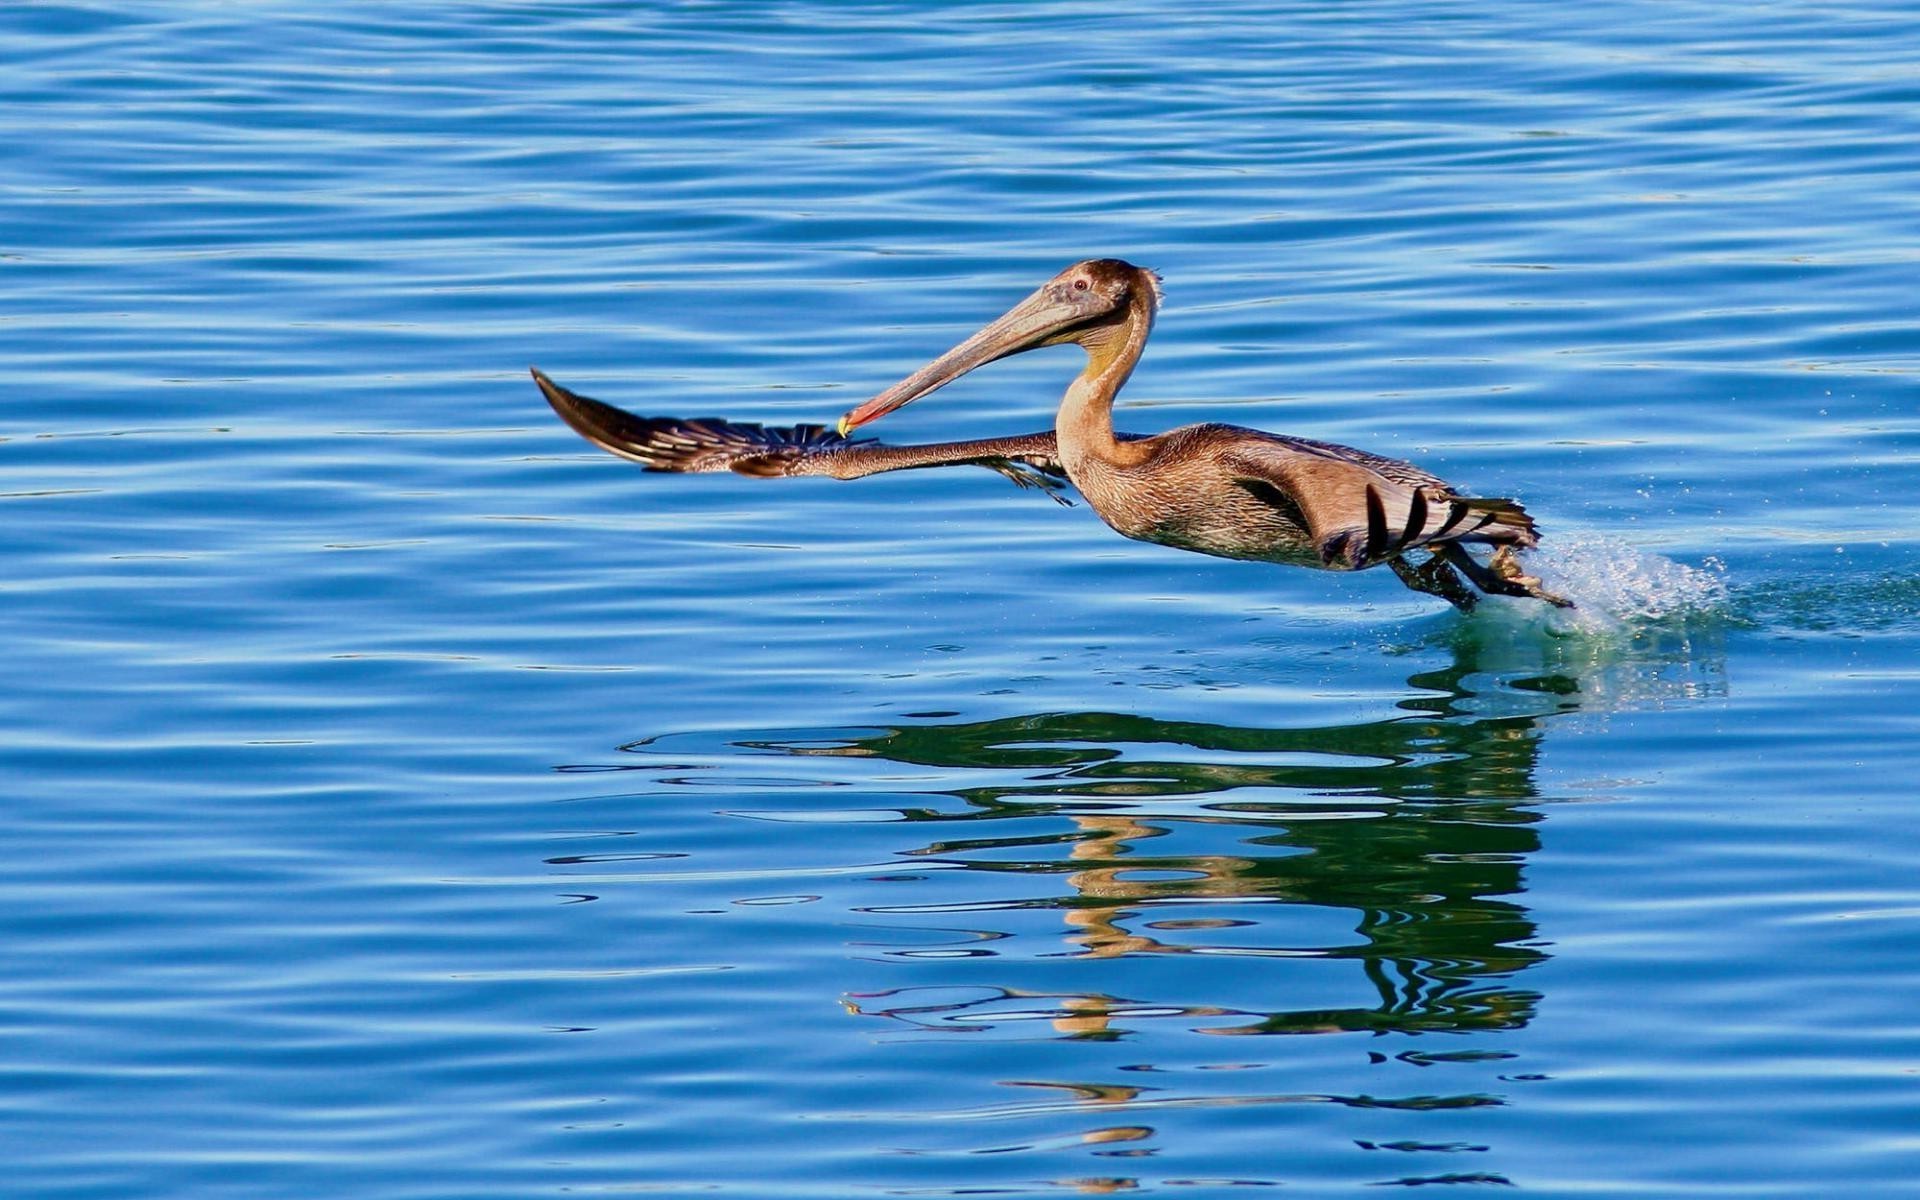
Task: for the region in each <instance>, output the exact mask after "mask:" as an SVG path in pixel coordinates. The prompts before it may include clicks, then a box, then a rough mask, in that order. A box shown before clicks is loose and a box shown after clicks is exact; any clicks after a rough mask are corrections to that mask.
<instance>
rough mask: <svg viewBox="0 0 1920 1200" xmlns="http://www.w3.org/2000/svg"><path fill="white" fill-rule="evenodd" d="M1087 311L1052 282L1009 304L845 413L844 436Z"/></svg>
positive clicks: (1049, 336)
mask: <svg viewBox="0 0 1920 1200" xmlns="http://www.w3.org/2000/svg"><path fill="white" fill-rule="evenodd" d="M1087 316H1088V314H1087V313H1086V311H1085V310H1083V309H1082V308H1080V307H1079V306H1076V305H1074V304H1071V303H1067V302H1064V301H1063V300H1062V299H1061V298H1060V296H1059V294H1058V292H1057V291H1056V290H1055V288H1054V286H1053V285H1051V284H1049V285H1048V286H1046V287H1043V288H1041V289H1040V290H1039V291H1037V292H1035V293H1034V294H1033V295H1031V296H1028V297H1027V298H1026V299H1025V300H1022V301H1021V302H1020V303H1018V304H1016V305H1014V306H1013V307H1012V308H1010V309H1008V310H1007V312H1006V315H1004V316H1002V317H1000V318H999V319H998V320H996V321H994V322H993V323H992V324H991V325H988V326H987V327H986V328H985V329H982V330H981V331H980V332H979V333H976V334H974V335H973V336H972V337H970V338H968V339H967V340H966V341H964V342H961V343H960V344H959V345H958V346H955V347H954V348H953V349H951V350H949V351H947V352H946V353H945V354H942V355H941V356H940V357H939V358H936V359H934V360H933V361H932V362H930V363H928V364H927V365H926V366H924V367H921V368H920V369H919V370H918V371H915V372H914V373H913V374H911V375H909V376H907V377H906V378H905V379H902V380H901V381H900V382H899V383H896V384H894V385H893V386H892V387H890V388H888V389H887V390H886V391H884V392H881V393H880V394H879V395H877V396H875V397H874V398H873V399H871V400H869V401H867V402H866V403H865V404H862V405H861V406H860V407H858V408H856V409H854V410H852V411H851V412H849V413H847V415H846V416H844V417H841V418H840V424H839V426H838V428H839V430H840V436H842V437H845V436H846V435H847V434H848V433H849V432H850V431H852V430H854V429H857V428H859V427H860V426H862V425H865V424H866V423H867V422H869V421H877V420H879V419H880V418H881V417H884V416H886V415H887V414H888V413H890V412H892V411H893V410H894V409H896V408H900V407H901V406H903V405H906V404H909V403H911V402H912V401H915V400H918V399H919V398H920V397H922V396H924V395H926V394H927V393H929V392H932V391H936V390H938V389H940V388H943V387H945V386H946V385H947V384H949V383H952V382H953V381H954V380H956V379H958V378H960V377H961V376H962V375H965V374H966V373H967V372H969V371H972V370H974V369H976V368H978V367H984V366H986V365H987V364H988V363H990V362H995V361H997V360H999V359H1002V358H1006V357H1008V356H1010V355H1014V354H1019V353H1020V352H1022V351H1024V350H1032V349H1035V348H1037V347H1040V346H1046V345H1050V344H1052V343H1053V342H1054V340H1055V339H1057V338H1058V337H1059V335H1060V334H1062V333H1064V332H1066V331H1067V330H1069V329H1071V328H1073V327H1074V326H1075V325H1078V324H1080V323H1081V322H1082V321H1084V320H1086V319H1087Z"/></svg>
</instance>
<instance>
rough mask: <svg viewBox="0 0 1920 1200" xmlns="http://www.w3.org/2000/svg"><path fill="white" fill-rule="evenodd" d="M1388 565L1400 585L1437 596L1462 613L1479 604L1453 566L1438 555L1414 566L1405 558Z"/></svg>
mask: <svg viewBox="0 0 1920 1200" xmlns="http://www.w3.org/2000/svg"><path fill="white" fill-rule="evenodd" d="M1387 565H1388V566H1390V567H1392V568H1393V573H1394V574H1395V575H1398V576H1399V577H1400V582H1401V583H1404V584H1406V585H1407V586H1408V587H1410V588H1412V589H1413V590H1414V591H1416V592H1425V593H1426V594H1427V595H1429V596H1438V597H1440V598H1441V599H1442V600H1445V601H1446V602H1447V603H1448V604H1451V605H1453V606H1454V607H1455V608H1457V609H1459V610H1460V611H1461V612H1463V613H1470V612H1472V611H1473V606H1474V605H1475V604H1478V603H1479V602H1480V597H1478V596H1476V595H1474V593H1473V589H1472V588H1470V587H1468V586H1467V581H1466V580H1464V579H1462V578H1460V573H1459V572H1458V571H1456V570H1454V569H1453V567H1452V566H1450V565H1449V564H1448V562H1447V560H1446V559H1444V558H1442V557H1440V556H1439V555H1438V554H1430V555H1428V556H1427V561H1426V562H1423V563H1421V564H1420V565H1419V566H1417V567H1416V566H1414V565H1413V564H1412V563H1410V562H1408V561H1407V560H1406V559H1404V558H1390V559H1388V560H1387Z"/></svg>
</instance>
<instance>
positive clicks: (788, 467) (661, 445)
mask: <svg viewBox="0 0 1920 1200" xmlns="http://www.w3.org/2000/svg"><path fill="white" fill-rule="evenodd" d="M1158 304H1159V285H1158V278H1157V277H1156V276H1155V275H1154V274H1153V273H1152V272H1151V271H1147V270H1144V269H1142V268H1139V267H1135V266H1133V265H1131V264H1129V263H1124V262H1121V261H1119V260H1118V259H1092V260H1089V261H1087V262H1082V263H1077V264H1075V265H1074V266H1072V267H1069V268H1068V269H1067V270H1065V271H1063V272H1061V273H1060V274H1059V275H1057V276H1055V277H1054V278H1053V279H1052V280H1049V281H1048V282H1047V283H1046V284H1045V285H1043V286H1042V287H1041V288H1040V289H1039V290H1038V291H1036V292H1035V293H1034V294H1033V295H1031V296H1029V297H1028V298H1027V299H1026V300H1024V301H1022V302H1021V303H1020V304H1018V305H1015V306H1014V307H1013V308H1012V309H1011V310H1009V311H1008V312H1007V313H1006V314H1005V315H1004V316H1002V317H1000V318H999V319H998V320H996V321H994V322H993V323H991V324H990V325H988V326H987V327H986V328H984V329H982V330H981V331H980V332H979V333H977V334H975V335H974V336H972V337H970V338H968V339H967V340H966V341H964V342H962V343H961V344H960V345H958V346H956V347H954V348H953V349H952V350H950V351H948V352H947V353H946V354H944V355H942V356H940V357H939V358H937V359H935V360H934V361H933V362H931V363H929V364H928V365H927V366H925V367H922V368H921V369H920V370H919V371H916V372H914V373H913V374H912V375H910V376H908V377H907V378H906V379H904V380H902V381H901V382H900V383H898V384H896V385H894V386H893V387H891V388H888V389H887V390H886V391H884V392H882V393H880V394H879V395H878V396H876V397H874V398H873V399H872V400H870V401H868V402H867V403H865V404H863V405H861V406H860V407H858V408H856V409H855V410H853V411H852V412H850V413H848V414H847V415H846V416H845V417H843V418H842V419H841V421H840V426H839V429H838V430H837V431H829V430H826V429H823V428H821V427H819V426H798V427H795V428H792V429H765V428H763V427H761V426H757V425H742V424H735V423H731V422H725V421H713V420H707V421H677V420H673V419H671V418H640V417H635V416H632V415H631V414H628V413H624V412H622V411H621V410H619V409H616V408H613V407H612V406H610V405H605V404H601V403H599V402H598V401H594V400H589V399H587V398H586V397H583V396H576V395H574V394H573V393H571V392H568V391H566V390H565V389H564V388H560V387H559V386H558V385H556V384H554V383H553V382H552V381H551V380H548V379H547V378H546V377H545V376H544V375H541V374H540V373H539V372H537V371H536V372H535V373H534V375H535V379H536V380H537V381H538V382H539V383H540V386H541V390H542V391H543V392H544V393H545V394H546V396H547V399H548V400H549V401H550V402H551V403H552V404H553V406H554V408H555V409H556V410H557V411H558V412H559V413H560V415H561V416H562V417H563V418H565V419H566V420H567V422H568V424H570V425H572V426H573V427H574V428H575V429H576V430H578V431H579V432H580V433H582V434H583V435H585V436H586V437H587V438H588V439H589V440H591V441H593V442H595V443H596V444H598V445H600V446H602V447H604V448H606V449H608V450H611V451H613V452H614V453H616V454H620V455H622V456H624V457H627V458H632V459H635V460H636V461H639V462H641V463H643V464H645V465H647V466H648V467H650V468H652V469H656V470H680V471H686V470H694V471H701V470H734V471H740V472H742V473H745V474H751V475H829V476H832V477H834V478H839V479H851V478H857V477H859V476H863V475H870V474H875V473H877V472H881V471H892V470H901V469H905V468H912V467H927V466H947V465H954V464H962V463H965V464H974V465H980V466H987V467H990V468H992V469H994V470H997V471H999V472H1001V473H1002V474H1004V475H1006V476H1008V477H1009V478H1011V479H1013V480H1014V481H1015V482H1018V483H1022V484H1025V485H1036V484H1037V485H1039V486H1043V487H1047V488H1049V490H1051V489H1052V488H1053V487H1055V486H1057V485H1056V484H1054V483H1053V480H1055V479H1057V478H1058V477H1061V476H1064V477H1065V478H1066V479H1068V480H1070V481H1071V482H1072V483H1073V485H1074V487H1075V488H1077V489H1078V490H1079V491H1080V493H1081V495H1083V496H1085V497H1086V500H1087V504H1088V506H1089V507H1091V508H1092V509H1093V511H1094V512H1095V513H1097V514H1098V515H1099V516H1100V519H1101V520H1103V521H1105V522H1106V523H1107V524H1108V525H1109V526H1111V527H1112V528H1113V529H1115V530H1116V531H1118V532H1120V533H1122V534H1125V535H1126V536H1127V537H1130V538H1136V539H1138V540H1140V541H1146V542H1157V543H1159V544H1161V545H1165V546H1173V547H1177V548H1179V549H1182V550H1193V551H1197V552H1199V553H1202V554H1212V555H1217V556H1220V557H1223V558H1239V559H1253V560H1257V561H1262V562H1274V563H1284V564H1287V565H1292V566H1310V567H1321V568H1326V569H1331V570H1349V571H1351V570H1361V569H1364V568H1366V567H1371V566H1376V565H1379V564H1380V563H1387V564H1389V565H1390V566H1392V568H1393V569H1394V571H1395V573H1396V574H1398V575H1399V576H1400V578H1401V579H1402V581H1404V582H1405V583H1406V584H1407V585H1408V586H1409V587H1412V588H1414V589H1416V590H1418V591H1423V592H1430V593H1432V594H1434V595H1438V596H1441V597H1443V598H1445V599H1446V600H1447V601H1449V602H1450V603H1452V604H1454V605H1455V606H1456V607H1459V608H1461V609H1463V610H1464V609H1470V608H1472V607H1473V604H1474V601H1475V599H1476V597H1475V595H1474V593H1473V590H1472V589H1471V588H1469V587H1468V586H1467V584H1466V582H1465V581H1464V580H1462V579H1461V577H1460V575H1461V573H1464V574H1465V575H1466V577H1467V579H1469V580H1471V581H1472V583H1473V584H1474V586H1475V587H1478V588H1479V589H1480V590H1482V591H1486V592H1496V593H1500V594H1503V595H1516V596H1531V597H1533V598H1535V599H1540V600H1545V601H1548V602H1549V603H1553V604H1559V605H1566V604H1568V603H1569V602H1568V601H1566V600H1564V599H1562V598H1560V597H1558V596H1554V595H1551V594H1550V593H1547V592H1545V591H1542V590H1541V589H1540V586H1539V581H1538V580H1535V579H1533V578H1532V577H1530V576H1527V575H1525V574H1523V573H1522V572H1521V570H1520V567H1519V564H1518V562H1517V560H1516V559H1515V558H1514V557H1513V552H1514V550H1516V549H1522V548H1527V547H1531V546H1533V545H1535V544H1536V542H1537V541H1538V537H1537V534H1536V532H1535V529H1534V525H1533V521H1532V519H1531V518H1530V517H1528V516H1527V514H1526V513H1525V512H1524V511H1522V509H1521V508H1520V506H1519V505H1518V504H1516V503H1514V502H1513V501H1511V500H1490V499H1475V498H1472V497H1467V496H1462V495H1460V494H1459V493H1458V492H1456V491H1454V489H1453V488H1451V487H1450V486H1448V485H1447V484H1446V483H1444V482H1443V481H1441V480H1440V479H1438V478H1436V477H1435V476H1433V475H1430V474H1428V473H1427V472H1425V471H1422V470H1420V469H1419V468H1418V467H1415V466H1413V465H1412V464H1410V463H1405V462H1401V461H1400V460H1398V459H1392V458H1383V457H1381V456H1379V455H1376V454H1369V453H1367V452H1366V451H1364V450H1356V449H1353V448H1352V447H1350V446H1341V445H1336V444H1334V443H1330V442H1317V441H1312V440H1310V439H1306V438H1297V437H1288V436H1284V435H1280V434H1273V433H1265V432H1262V431H1260V430H1257V429H1243V428H1240V427H1238V426H1234V425H1215V424H1205V425H1188V426H1184V427H1182V428H1179V429H1175V430H1171V431H1169V432H1167V433H1162V434H1156V435H1152V436H1145V437H1143V436H1138V435H1133V434H1116V433H1115V432H1114V428H1113V402H1114V398H1115V397H1116V396H1117V395H1118V394H1119V391H1120V388H1121V387H1122V385H1124V384H1125V383H1126V381H1127V378H1128V376H1129V375H1131V374H1132V372H1133V368H1134V365H1135V364H1136V363H1138V362H1139V360H1140V355H1141V352H1142V351H1143V350H1144V349H1145V348H1146V342H1147V336H1148V334H1149V332H1150V331H1151V330H1152V328H1153V318H1154V314H1155V312H1156V310H1157V308H1158ZM1068 342H1072V343H1076V344H1078V345H1079V346H1081V347H1082V348H1083V349H1084V350H1085V351H1086V353H1087V366H1086V369H1085V370H1083V371H1082V372H1081V374H1080V376H1079V377H1078V378H1077V379H1075V380H1074V381H1073V383H1072V384H1071V385H1070V386H1069V387H1068V388H1067V394H1066V397H1065V399H1064V400H1063V401H1062V402H1061V405H1060V411H1059V414H1058V416H1057V418H1056V420H1055V425H1054V430H1053V431H1052V432H1051V433H1033V434H1024V435H1020V436H1016V437H1011V438H987V439H981V440H978V441H971V442H948V443H939V444H934V445H925V446H886V445H882V444H880V443H876V442H869V441H851V440H848V439H847V437H846V434H847V433H848V432H849V431H850V430H851V429H853V428H854V427H856V426H859V425H862V424H865V423H867V422H869V421H873V420H877V419H879V418H880V417H882V416H884V415H886V414H887V413H889V412H892V411H893V410H894V409H897V408H899V407H901V406H902V405H904V404H907V403H909V402H911V401H913V400H916V399H918V398H919V397H921V396H924V395H926V394H927V393H929V392H932V391H934V390H936V389H937V388H940V387H942V386H944V385H945V384H947V383H950V382H952V381H953V380H954V379H957V378H959V377H960V376H961V375H964V374H966V373H967V372H969V371H971V370H974V369H975V368H977V367H980V366H984V365H985V364H987V363H989V362H993V361H995V360H996V359H1000V358H1005V357H1007V356H1009V355H1012V354H1018V353H1021V352H1023V351H1026V350H1032V349H1037V348H1039V347H1041V346H1050V345H1060V344H1064V343H1068ZM1468 545H1483V546H1491V547H1493V556H1492V558H1491V559H1490V560H1488V561H1487V562H1485V563H1482V562H1481V561H1480V560H1478V559H1476V558H1474V557H1473V556H1472V555H1470V554H1469V553H1468V552H1467V551H1466V549H1465V547H1466V546H1468ZM1414 549H1425V550H1427V551H1428V552H1429V557H1428V559H1427V561H1426V562H1425V563H1423V564H1421V565H1419V566H1417V567H1416V566H1414V565H1413V564H1411V563H1409V562H1407V561H1406V560H1405V559H1404V558H1403V557H1402V556H1403V555H1405V554H1406V553H1407V552H1408V551H1411V550H1414Z"/></svg>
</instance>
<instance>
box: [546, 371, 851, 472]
mask: <svg viewBox="0 0 1920 1200" xmlns="http://www.w3.org/2000/svg"><path fill="white" fill-rule="evenodd" d="M533 381H534V382H535V383H536V384H538V385H539V386H540V393H541V394H542V395H544V396H545V397H546V398H547V403H549V404H551V405H553V411H554V412H556V413H558V414H560V419H561V420H563V421H565V422H566V423H567V424H568V425H569V426H571V427H572V428H573V430H574V432H576V433H578V434H579V435H580V436H582V437H584V438H586V439H587V440H588V441H589V442H592V443H593V444H594V445H596V446H598V447H600V448H601V449H602V450H605V451H607V452H609V453H611V454H617V455H619V456H620V457H621V458H625V459H630V460H632V461H633V462H637V463H639V464H640V465H641V466H643V467H645V468H646V469H647V470H649V471H685V472H695V471H735V472H738V473H739V474H742V475H761V476H768V475H785V474H787V473H788V471H789V469H790V468H791V467H792V466H793V464H795V463H797V462H799V461H800V460H801V459H803V458H805V457H806V456H808V455H810V454H814V453H817V452H819V451H820V450H823V449H826V448H830V447H834V446H844V445H847V444H848V442H847V439H846V438H844V437H841V436H840V435H839V434H838V433H836V432H834V431H833V430H831V429H829V428H827V427H826V426H824V425H791V426H772V427H769V426H765V425H758V424H754V423H751V422H746V421H727V420H723V419H721V418H719V417H695V418H690V419H689V418H683V417H641V416H636V415H634V414H633V413H630V412H626V411H625V410H623V409H618V408H615V407H614V406H613V405H611V404H603V403H601V402H600V401H598V400H595V399H592V398H591V397H588V396H582V395H580V394H579V393H577V392H571V391H568V390H567V389H566V388H563V387H561V386H560V385H559V384H557V383H555V382H554V381H553V380H551V379H549V378H547V376H546V374H545V373H544V372H542V371H541V370H539V368H537V367H536V368H534V371H533Z"/></svg>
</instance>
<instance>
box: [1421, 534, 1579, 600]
mask: <svg viewBox="0 0 1920 1200" xmlns="http://www.w3.org/2000/svg"><path fill="white" fill-rule="evenodd" d="M1442 553H1444V554H1445V555H1446V556H1447V561H1449V562H1451V563H1452V564H1453V565H1454V566H1456V567H1459V568H1460V569H1461V570H1462V571H1464V572H1465V573H1466V576H1467V578H1468V579H1471V580H1472V581H1473V586H1475V587H1477V588H1479V589H1480V590H1481V591H1483V592H1487V593H1490V594H1492V595H1495V596H1527V597H1530V598H1531V599H1534V600H1544V601H1546V602H1547V603H1548V604H1551V605H1553V606H1554V607H1556V608H1572V607H1573V601H1571V600H1569V599H1567V598H1566V597H1565V596H1556V595H1554V594H1553V593H1552V592H1549V591H1547V590H1546V589H1545V588H1543V587H1541V586H1540V580H1539V579H1538V578H1537V577H1536V576H1533V575H1529V574H1527V573H1526V572H1525V571H1523V570H1521V569H1520V560H1519V559H1518V558H1517V557H1515V556H1514V553H1513V547H1512V546H1499V547H1496V548H1495V549H1494V551H1493V557H1491V558H1489V559H1488V560H1487V561H1486V564H1485V565H1482V564H1481V563H1480V561H1479V560H1478V559H1476V558H1474V557H1473V555H1471V554H1468V553H1467V551H1466V547H1464V546H1461V545H1460V544H1459V543H1457V542H1448V543H1447V545H1446V548H1445V550H1444V551H1442Z"/></svg>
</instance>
